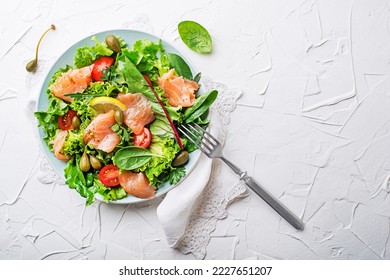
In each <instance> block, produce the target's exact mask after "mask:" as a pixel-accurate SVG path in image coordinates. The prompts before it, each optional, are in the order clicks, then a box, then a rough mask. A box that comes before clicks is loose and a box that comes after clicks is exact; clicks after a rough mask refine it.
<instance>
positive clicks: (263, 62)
mask: <svg viewBox="0 0 390 280" xmlns="http://www.w3.org/2000/svg"><path fill="white" fill-rule="evenodd" d="M187 19H188V20H195V21H197V22H199V23H201V24H202V25H203V26H205V27H206V28H207V29H208V30H209V32H210V34H211V36H212V38H213V47H214V50H213V53H212V54H211V55H199V54H197V53H194V52H192V51H191V50H189V49H187V48H186V46H185V45H184V44H183V43H182V41H181V40H180V38H179V36H178V32H177V24H178V23H179V22H180V21H182V20H187ZM52 23H54V24H55V25H56V26H57V30H56V31H54V32H51V33H50V34H48V36H47V37H46V39H45V40H44V41H43V42H42V45H41V49H40V57H41V64H40V66H39V73H40V74H41V75H37V74H34V75H32V74H29V73H27V72H26V71H25V69H24V66H25V64H26V63H27V62H28V61H29V60H30V59H31V58H33V57H34V49H35V43H36V41H37V39H38V38H39V36H40V34H41V33H42V31H43V30H45V29H46V28H47V27H48V26H50V24H52ZM137 26H143V27H145V26H147V27H148V28H149V30H147V31H150V32H152V33H154V34H156V35H158V36H160V37H162V38H164V39H167V40H168V41H171V42H172V43H173V44H174V45H175V47H177V48H178V49H180V50H181V51H182V52H183V53H184V54H185V55H186V56H188V57H189V58H190V59H191V60H192V61H193V62H194V63H195V64H196V66H197V68H198V69H201V70H202V74H203V75H205V76H208V77H211V78H212V79H214V80H215V81H218V82H221V83H224V84H226V85H228V86H229V87H239V88H241V89H242V90H243V94H242V96H241V98H240V99H239V100H238V104H237V107H236V109H235V111H234V112H233V113H232V115H231V122H230V125H229V128H228V131H229V133H228V138H227V141H226V145H225V154H226V156H227V157H228V158H230V159H232V160H233V161H234V162H235V163H236V164H237V165H238V166H240V167H242V169H244V170H247V171H248V172H249V174H250V175H251V176H253V177H255V178H256V179H257V180H258V181H260V182H261V183H263V184H264V185H265V186H266V187H267V188H268V190H269V191H270V192H272V193H273V194H274V195H275V196H277V197H279V198H280V200H281V201H283V202H284V203H285V204H286V205H288V206H289V207H290V209H291V210H292V211H293V212H295V213H296V214H297V215H299V216H300V217H301V218H302V219H303V221H304V223H305V224H306V227H305V230H304V231H303V232H297V231H296V230H294V229H293V228H292V227H290V226H289V225H288V224H287V223H286V222H285V221H284V220H282V219H281V218H280V217H279V216H278V215H277V214H275V212H273V210H272V209H270V208H269V207H268V206H267V205H266V204H265V203H264V202H263V201H262V200H261V199H260V198H259V197H257V196H256V195H255V194H254V193H253V192H251V191H249V192H248V195H247V196H245V197H244V198H242V199H239V200H236V201H235V202H233V203H232V204H231V205H230V206H229V208H228V216H227V217H226V218H225V219H222V220H220V221H218V223H217V228H216V230H215V231H214V232H213V233H212V235H211V241H210V243H209V245H208V246H207V248H206V251H207V254H206V256H205V258H206V259H390V242H389V239H390V195H389V192H390V186H389V177H390V68H389V63H390V6H389V1H384V0H342V1H340V0H306V1H302V0H299V1H298V0H283V1H281V0H280V1H271V0H267V1H264V0H261V1H255V0H246V1H233V0H229V1H212V0H210V1H205V0H198V1H178V0H177V1H164V2H162V1H157V0H156V1H147V0H145V1H115V0H114V1H100V0H94V1H60V0H57V1H49V0H38V1H27V0H25V1H21V0H13V1H6V2H5V3H4V4H3V5H2V7H1V9H0V34H1V38H2V40H1V44H0V77H1V78H0V186H1V187H0V259H193V258H194V256H193V255H192V254H187V255H184V254H182V253H180V251H178V250H175V249H172V248H170V247H168V246H167V243H166V241H165V239H164V234H163V232H162V230H161V227H160V225H159V223H158V219H157V216H156V207H157V205H158V202H159V201H156V202H154V203H153V204H151V205H149V206H147V207H127V206H118V205H115V206H113V205H106V204H104V203H102V204H100V203H95V204H93V205H92V206H89V207H85V206H84V200H83V199H82V198H81V197H79V196H78V194H77V193H75V192H74V191H72V190H70V189H68V188H67V187H66V186H64V185H62V184H60V183H58V182H59V181H58V180H57V179H58V178H57V177H56V175H55V174H54V173H50V168H49V167H48V166H47V163H46V161H45V159H44V158H43V154H42V153H41V152H40V147H39V143H38V141H37V140H36V139H35V137H34V131H35V128H34V127H33V126H32V121H31V120H30V119H29V118H28V117H27V116H28V115H27V114H26V113H25V108H26V104H27V102H28V100H29V99H30V98H31V97H32V95H33V94H34V92H37V91H39V87H40V84H41V83H42V81H43V77H44V74H45V73H46V72H47V71H48V68H49V66H50V64H51V63H52V62H53V61H54V60H55V59H56V58H57V57H58V56H59V55H60V54H61V53H62V52H63V51H64V50H66V49H67V48H68V47H69V46H70V45H72V44H73V43H74V42H76V41H78V40H79V39H81V38H83V37H85V36H87V35H89V34H91V33H93V32H97V31H101V30H108V29H115V28H131V27H132V28H134V27H137ZM39 73H38V74H39ZM222 174H223V175H224V176H222V178H221V179H222V181H223V183H224V184H231V185H233V184H235V183H236V178H235V177H234V176H233V175H232V173H231V172H230V171H229V169H227V168H226V169H223V172H222Z"/></svg>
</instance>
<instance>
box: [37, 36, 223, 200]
mask: <svg viewBox="0 0 390 280" xmlns="http://www.w3.org/2000/svg"><path fill="white" fill-rule="evenodd" d="M92 40H93V41H94V45H91V46H83V47H81V48H78V49H77V50H76V52H75V54H74V65H64V66H63V68H60V69H58V70H57V71H56V72H55V74H54V75H53V76H52V77H51V80H50V82H49V84H48V87H47V89H46V93H47V99H48V107H47V109H46V110H44V111H39V112H35V116H36V118H37V119H38V125H39V126H40V127H41V128H42V130H43V132H44V137H43V140H44V142H45V144H46V145H47V147H48V148H49V150H50V151H52V152H53V153H54V155H55V157H56V158H57V159H58V160H61V161H64V162H66V167H65V169H64V176H65V179H66V184H67V185H68V186H69V188H71V189H75V190H76V191H77V192H78V193H79V194H80V195H81V196H82V197H85V199H86V204H87V205H89V204H91V203H93V201H94V199H95V196H96V194H99V195H100V196H101V197H103V199H104V200H105V201H113V200H119V199H122V198H124V197H126V196H129V195H131V196H134V197H138V198H140V199H149V198H153V197H154V196H155V194H156V192H157V191H158V189H159V187H160V186H162V185H163V184H165V183H169V184H177V183H178V182H179V181H180V180H181V179H182V178H183V177H184V176H185V175H186V174H185V173H186V171H185V165H186V164H187V162H188V158H189V153H191V152H193V151H194V150H196V147H195V145H193V144H192V143H191V142H189V141H187V140H186V139H185V138H184V137H182V135H180V134H179V133H178V131H177V129H176V127H177V126H179V125H181V124H183V123H191V122H195V123H197V124H199V125H201V126H204V127H205V126H207V125H208V122H209V121H208V120H207V118H206V117H207V112H208V109H209V107H210V106H211V104H212V103H213V102H214V100H215V99H216V98H217V94H218V93H217V91H215V90H213V91H210V92H206V93H203V94H199V87H200V86H199V79H200V74H197V75H195V76H193V73H192V72H191V69H190V67H189V66H188V65H187V64H186V62H185V61H184V60H183V58H182V57H180V56H179V55H177V54H174V53H167V52H165V50H164V48H163V45H162V43H161V41H158V42H153V41H151V40H148V39H144V40H138V41H136V42H135V43H134V45H133V46H128V45H127V44H126V43H125V40H123V39H122V38H120V37H116V36H114V35H108V36H107V37H106V38H105V41H104V42H100V41H98V39H97V38H96V37H95V36H93V37H92Z"/></svg>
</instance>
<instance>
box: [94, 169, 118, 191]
mask: <svg viewBox="0 0 390 280" xmlns="http://www.w3.org/2000/svg"><path fill="white" fill-rule="evenodd" d="M118 176H119V168H118V167H116V166H115V165H113V164H109V165H106V166H104V167H103V168H102V169H101V170H100V171H99V179H100V182H102V184H103V185H105V186H107V187H115V186H118V185H119V179H118Z"/></svg>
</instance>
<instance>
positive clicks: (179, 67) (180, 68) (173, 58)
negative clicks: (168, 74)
mask: <svg viewBox="0 0 390 280" xmlns="http://www.w3.org/2000/svg"><path fill="white" fill-rule="evenodd" d="M166 55H167V58H168V60H169V63H170V64H171V67H172V68H175V71H176V73H177V74H178V75H179V76H183V77H184V78H186V79H188V80H192V72H191V69H190V67H189V66H188V65H187V63H186V62H185V61H184V59H183V58H182V57H181V56H180V55H177V54H174V53H167V54H166Z"/></svg>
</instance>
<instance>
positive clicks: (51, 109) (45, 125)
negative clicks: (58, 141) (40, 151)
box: [34, 65, 70, 151]
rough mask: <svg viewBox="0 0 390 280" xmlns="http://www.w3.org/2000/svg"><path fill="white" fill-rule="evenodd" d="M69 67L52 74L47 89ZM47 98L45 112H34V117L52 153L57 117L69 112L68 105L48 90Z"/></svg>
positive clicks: (68, 67)
mask: <svg viewBox="0 0 390 280" xmlns="http://www.w3.org/2000/svg"><path fill="white" fill-rule="evenodd" d="M68 69H70V66H69V65H67V66H66V67H65V68H60V69H59V70H58V71H57V72H56V73H54V75H53V77H52V79H51V81H50V82H49V84H48V87H49V86H50V85H51V84H53V83H54V81H55V80H56V79H57V77H59V76H61V74H62V73H64V72H66V71H68ZM46 93H47V95H48V96H47V98H48V103H49V104H48V107H47V110H46V111H38V112H35V113H34V115H35V117H36V118H37V120H38V126H40V127H42V129H43V131H44V132H45V136H44V137H43V140H44V142H45V144H46V145H47V147H48V148H49V149H50V150H51V151H53V144H52V143H51V142H52V140H53V139H54V138H55V136H56V131H57V129H58V116H62V115H64V114H65V113H66V112H67V111H68V110H69V104H67V103H66V102H64V101H63V100H62V99H59V98H57V97H55V96H54V95H53V94H51V92H50V90H49V89H47V90H46Z"/></svg>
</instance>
